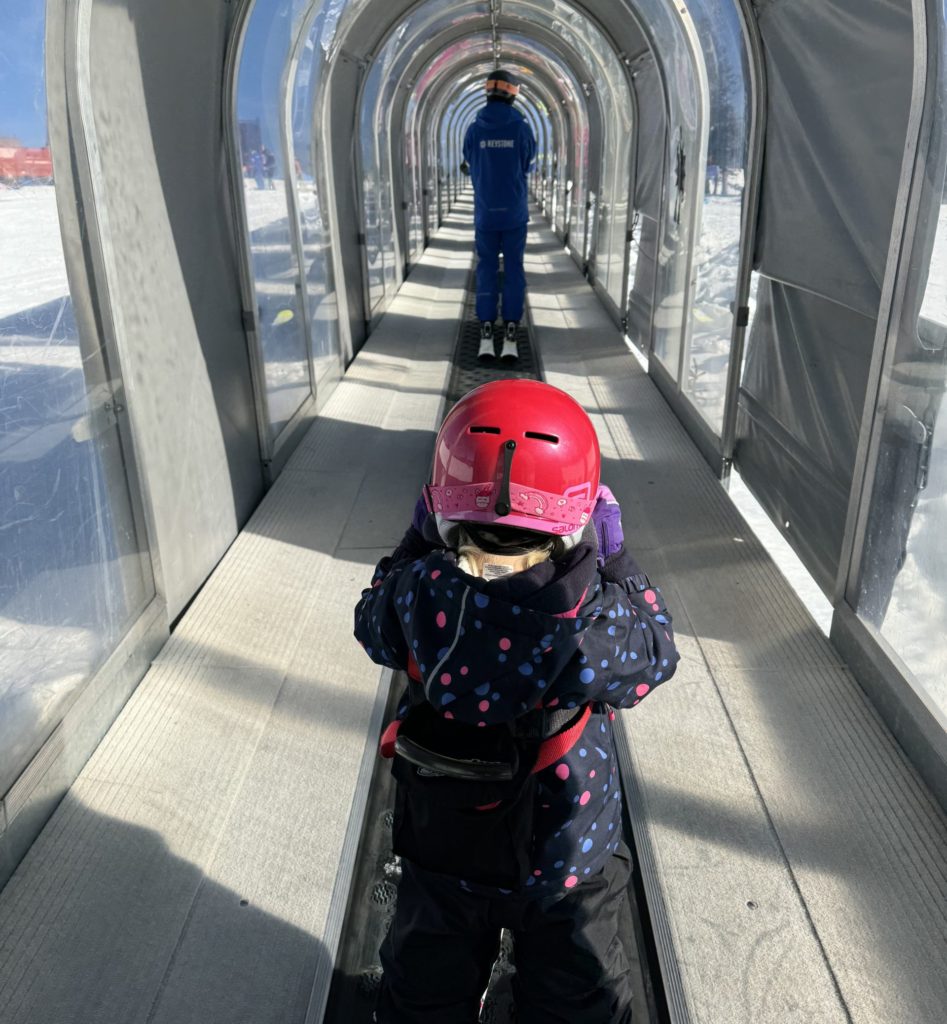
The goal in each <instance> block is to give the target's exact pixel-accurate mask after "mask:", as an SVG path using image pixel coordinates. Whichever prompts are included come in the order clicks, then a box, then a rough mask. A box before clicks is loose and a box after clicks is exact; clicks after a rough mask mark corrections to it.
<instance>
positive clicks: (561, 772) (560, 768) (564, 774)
mask: <svg viewBox="0 0 947 1024" xmlns="http://www.w3.org/2000/svg"><path fill="white" fill-rule="evenodd" d="M556 778H557V779H562V780H563V781H565V780H566V779H567V778H569V766H568V765H567V764H557V765H556Z"/></svg>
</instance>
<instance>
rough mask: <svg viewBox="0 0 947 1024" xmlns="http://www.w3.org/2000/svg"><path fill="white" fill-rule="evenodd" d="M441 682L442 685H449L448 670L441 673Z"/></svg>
mask: <svg viewBox="0 0 947 1024" xmlns="http://www.w3.org/2000/svg"><path fill="white" fill-rule="evenodd" d="M441 683H442V684H443V685H444V686H450V672H442V673H441Z"/></svg>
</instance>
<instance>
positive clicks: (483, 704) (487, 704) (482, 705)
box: [477, 700, 490, 725]
mask: <svg viewBox="0 0 947 1024" xmlns="http://www.w3.org/2000/svg"><path fill="white" fill-rule="evenodd" d="M477 707H478V708H480V710H481V711H484V712H486V711H489V710H490V701H488V700H482V701H480V703H479V704H478V705H477ZM480 724H481V725H482V724H483V723H482V722H481V723H480Z"/></svg>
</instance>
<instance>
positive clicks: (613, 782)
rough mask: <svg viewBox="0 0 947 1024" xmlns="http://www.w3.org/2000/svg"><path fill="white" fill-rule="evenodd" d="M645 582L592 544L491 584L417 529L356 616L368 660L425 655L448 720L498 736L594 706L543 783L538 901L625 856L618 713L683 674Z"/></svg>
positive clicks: (420, 661) (534, 882) (534, 880)
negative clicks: (510, 725) (524, 721)
mask: <svg viewBox="0 0 947 1024" xmlns="http://www.w3.org/2000/svg"><path fill="white" fill-rule="evenodd" d="M637 571H638V570H637V566H636V565H635V564H634V562H633V561H632V560H631V559H630V557H629V556H627V554H626V553H625V551H624V548H622V549H621V551H620V552H619V553H618V554H617V555H615V556H613V557H612V558H610V559H609V560H608V561H607V562H606V563H605V567H604V569H602V570H600V569H599V568H598V566H597V564H596V552H595V548H594V547H593V546H592V545H590V544H587V543H582V544H580V545H578V546H577V547H576V548H574V549H573V550H572V551H571V552H570V553H569V554H568V555H567V556H566V557H565V558H563V559H560V560H559V561H556V562H551V561H547V562H543V563H541V564H539V565H536V566H533V567H532V568H531V569H527V570H526V571H525V572H521V573H516V574H514V575H511V576H505V577H500V578H499V579H495V580H485V579H479V578H477V577H473V576H469V575H467V574H466V573H464V572H463V571H461V570H460V569H459V568H458V567H457V562H456V557H455V556H454V554H453V553H452V552H449V551H445V550H443V549H441V550H433V551H432V550H431V547H430V545H428V544H427V543H426V542H425V541H424V540H423V538H422V537H421V535H420V534H419V533H418V532H417V530H415V529H414V528H412V529H409V530H408V533H407V534H406V536H405V539H404V540H403V541H402V544H401V546H400V547H399V548H398V549H397V550H396V551H395V553H394V555H393V556H391V557H390V558H383V559H382V560H381V562H380V563H379V565H378V568H377V569H376V571H375V576H374V579H373V584H372V587H371V588H369V589H368V590H365V591H363V592H362V598H361V601H360V602H359V604H358V606H357V607H356V609H355V636H356V639H358V641H359V642H360V643H361V644H362V646H363V647H364V648H365V651H366V653H367V654H368V656H369V657H370V658H371V659H372V660H373V661H375V662H377V663H378V664H380V665H387V666H389V667H391V668H398V669H404V668H406V667H407V666H408V662H409V656H411V657H413V658H414V660H415V661H416V663H417V667H418V668H419V669H420V675H421V678H422V684H423V687H424V693H425V696H426V697H427V700H428V701H429V702H430V703H431V704H432V705H433V706H434V707H435V708H436V709H438V710H440V711H441V712H442V713H443V714H444V715H445V717H446V716H451V717H455V718H457V719H459V720H461V721H464V722H472V723H478V722H485V723H487V724H488V725H494V724H497V723H500V722H509V721H512V720H513V719H515V718H517V717H519V716H520V715H523V714H525V713H526V712H527V711H529V710H530V709H532V708H535V707H537V706H544V707H547V708H577V707H579V706H580V705H582V704H584V703H586V702H591V703H592V715H591V717H590V718H589V720H588V723H587V724H586V726H585V729H584V730H583V733H582V735H581V737H580V739H579V742H578V743H576V744H575V746H574V747H573V748H572V749H571V750H570V751H569V752H568V753H567V754H566V755H565V756H564V757H562V758H561V759H560V760H559V761H557V762H555V763H554V764H552V765H550V766H549V767H548V768H546V769H544V770H543V771H541V772H539V773H538V776H537V782H538V783H539V798H538V800H537V804H536V807H537V810H536V819H535V821H534V824H533V837H534V842H533V851H534V852H533V871H532V876H531V878H530V880H529V882H528V887H529V891H531V892H535V893H536V895H546V894H549V893H551V892H555V891H561V890H562V888H563V887H564V888H566V889H571V888H572V887H573V886H574V885H576V884H577V883H578V882H579V881H581V880H582V879H583V878H584V877H585V876H587V875H591V874H594V873H595V872H596V871H598V870H599V869H600V868H601V867H602V866H603V865H604V863H605V860H606V859H607V858H608V856H609V855H610V854H611V853H612V852H613V851H614V850H615V848H616V847H617V845H618V842H619V838H620V833H621V799H620V787H619V783H618V768H617V760H616V755H615V746H614V740H613V735H612V724H611V723H612V719H613V718H614V712H613V711H612V710H611V709H612V708H628V707H632V706H634V705H635V704H638V703H639V702H640V701H641V700H642V699H643V698H644V696H645V695H646V694H648V693H650V692H651V690H653V689H654V687H655V686H657V685H658V684H659V683H662V682H664V681H665V680H666V679H669V678H670V677H671V675H673V673H674V670H675V668H676V666H677V661H678V654H677V651H676V649H675V646H674V640H673V634H672V632H671V617H670V615H669V614H668V612H667V609H666V608H665V606H664V601H663V599H662V597H661V592H660V591H659V590H658V588H657V587H652V586H651V585H650V583H649V582H648V581H647V578H646V577H643V576H640V575H636V573H637ZM609 575H617V576H620V577H621V579H620V582H613V581H611V580H609V579H607V578H606V577H607V576H609ZM626 577H627V578H626ZM639 588H640V589H639ZM404 709H405V707H404V704H403V706H402V713H403V711H404ZM445 874H450V870H449V865H445Z"/></svg>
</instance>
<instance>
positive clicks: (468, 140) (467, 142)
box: [464, 125, 474, 164]
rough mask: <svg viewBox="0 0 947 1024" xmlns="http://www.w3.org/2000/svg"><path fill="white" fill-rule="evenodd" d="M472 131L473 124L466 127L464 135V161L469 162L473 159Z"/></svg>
mask: <svg viewBox="0 0 947 1024" xmlns="http://www.w3.org/2000/svg"><path fill="white" fill-rule="evenodd" d="M473 131H474V126H473V125H471V126H470V127H469V128H468V129H467V133H466V134H465V135H464V162H465V163H467V164H469V163H471V162H472V160H473V148H474V147H473Z"/></svg>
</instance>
